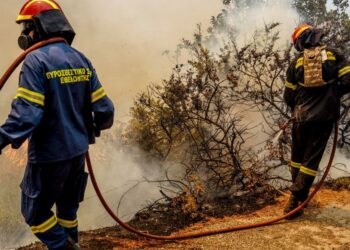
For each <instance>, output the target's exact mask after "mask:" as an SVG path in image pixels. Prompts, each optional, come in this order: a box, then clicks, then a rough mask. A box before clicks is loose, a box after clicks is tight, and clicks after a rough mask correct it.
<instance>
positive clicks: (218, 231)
mask: <svg viewBox="0 0 350 250" xmlns="http://www.w3.org/2000/svg"><path fill="white" fill-rule="evenodd" d="M57 42H66V41H65V40H64V39H63V38H59V37H56V38H51V39H48V40H45V41H41V42H39V43H36V44H35V45H33V46H32V47H30V48H29V49H27V50H26V51H24V52H23V53H22V54H21V55H20V56H19V57H18V58H17V59H16V60H15V61H14V62H13V63H12V64H11V66H10V67H9V68H8V70H7V71H6V72H5V74H4V75H3V76H2V77H1V79H0V90H1V89H2V88H3V86H4V85H5V83H6V82H7V80H8V79H9V77H10V76H11V74H12V73H13V72H14V71H15V69H16V68H17V67H18V65H19V64H20V63H21V62H22V61H23V60H24V58H25V57H26V55H27V54H28V53H30V52H32V51H34V50H36V49H38V48H40V47H42V46H45V45H48V44H52V43H57ZM290 121H291V120H290ZM290 121H288V122H287V123H286V124H285V125H284V126H283V127H282V129H285V128H286V127H287V126H288V125H289V123H290ZM337 140H338V124H336V125H335V133H334V138H333V147H332V151H331V154H330V158H329V161H328V164H327V167H326V169H325V171H324V174H323V176H322V178H321V180H320V181H319V183H318V184H317V185H316V187H315V189H314V190H313V191H312V192H311V194H310V195H309V197H308V198H307V199H306V200H305V201H304V202H303V203H302V204H300V205H299V206H298V207H297V208H295V209H294V210H293V211H290V212H289V213H287V214H284V215H282V216H279V217H276V218H274V219H270V220H267V221H263V222H258V223H254V224H247V225H238V226H232V227H228V228H223V229H216V230H208V231H204V232H193V233H187V234H180V235H170V236H161V235H154V234H149V233H145V232H141V231H139V230H138V229H136V228H133V227H132V226H129V225H128V224H126V223H124V222H123V221H122V220H121V219H120V218H119V217H118V216H117V215H116V214H115V213H114V212H113V210H112V209H111V208H110V206H109V205H108V203H107V202H106V200H105V199H104V197H103V194H102V192H101V190H100V189H99V186H98V184H97V181H96V178H95V174H94V171H93V167H92V163H91V159H90V155H89V152H87V153H86V164H87V168H88V171H89V173H90V178H91V182H92V185H93V187H94V189H95V192H96V194H97V196H98V198H99V200H100V202H101V204H102V205H103V207H104V208H105V209H106V211H107V212H108V214H109V215H110V216H111V217H112V218H113V219H114V220H115V221H116V222H117V223H118V224H119V225H120V226H121V227H123V228H124V229H126V230H128V231H130V232H132V233H135V234H137V235H139V236H142V237H146V238H150V239H156V240H183V239H190V238H198V237H203V236H209V235H215V234H222V233H228V232H234V231H239V230H246V229H252V228H257V227H263V226H267V225H271V224H274V223H276V222H279V221H281V220H284V219H286V218H288V217H290V216H292V215H293V214H295V213H297V212H298V211H300V210H301V209H303V207H304V206H305V205H306V204H308V203H309V202H310V201H311V200H312V199H313V197H314V196H315V195H316V193H317V192H318V191H319V190H320V188H321V187H322V185H323V183H324V181H325V179H326V177H327V175H328V173H329V171H330V169H331V166H332V163H333V160H334V156H335V151H336V145H337Z"/></svg>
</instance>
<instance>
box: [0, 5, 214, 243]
mask: <svg viewBox="0 0 350 250" xmlns="http://www.w3.org/2000/svg"><path fill="white" fill-rule="evenodd" d="M57 2H58V3H59V4H60V5H61V7H62V8H63V10H64V12H65V14H66V16H67V17H68V19H69V20H70V22H71V24H72V26H73V27H74V29H75V31H76V33H77V36H76V39H75V41H74V43H73V46H74V47H76V48H77V49H79V50H80V51H82V52H83V53H84V54H85V55H86V56H87V57H88V58H90V59H91V61H92V63H93V65H94V66H95V68H96V70H97V72H98V74H99V78H100V80H101V82H102V84H103V85H104V87H105V89H106V91H107V93H108V95H109V96H110V97H111V99H112V100H113V101H114V103H115V105H116V108H117V117H116V118H117V119H118V120H120V119H122V120H125V119H126V117H127V116H128V112H129V108H130V106H131V105H132V102H133V99H134V98H135V96H136V95H137V93H139V92H140V91H141V90H143V89H145V87H146V86H147V85H148V84H150V83H152V82H159V81H161V79H162V78H163V77H165V76H167V75H168V74H169V72H171V68H172V63H171V62H170V61H169V60H168V58H167V57H165V56H162V53H163V51H164V50H167V49H170V50H171V49H174V48H175V47H176V45H177V44H178V43H179V42H180V40H181V39H182V38H183V37H187V38H191V35H192V32H193V27H194V26H195V24H196V23H203V24H204V25H205V26H206V25H207V24H208V23H209V17H210V16H212V15H216V14H217V13H218V12H219V10H220V8H221V3H220V1H213V0H178V1H159V0H131V1H124V0H114V1H107V0H99V1H95V0H75V1H71V0H57ZM24 3H25V1H24V0H22V1H13V0H2V1H1V3H0V21H1V25H0V32H1V34H2V39H1V47H0V51H1V59H2V60H1V61H0V72H4V71H5V69H6V68H7V67H8V66H9V64H10V63H11V62H12V60H13V59H14V58H15V57H17V55H19V53H20V52H21V50H20V49H19V48H18V46H17V37H18V35H19V33H20V28H19V26H18V25H17V24H16V23H15V19H16V17H17V14H18V12H19V10H20V8H21V7H22V5H23V4H24ZM17 79H18V71H17V72H15V74H14V75H13V76H12V77H11V79H10V81H9V82H8V83H7V85H6V86H5V87H4V89H3V91H2V92H1V93H0V100H1V101H0V110H1V112H0V123H1V124H2V123H3V122H4V120H5V119H6V117H7V114H8V112H9V110H10V102H11V100H12V98H13V96H14V95H15V93H16V90H17V83H18V82H17V81H18V80H17ZM102 153H103V154H104V157H100V154H102ZM91 154H92V156H93V158H92V159H93V162H94V165H95V167H96V176H97V178H98V181H99V183H101V188H102V190H104V191H107V192H106V196H107V198H108V200H109V201H110V202H111V205H112V206H113V207H114V208H115V207H116V203H117V201H118V200H119V197H120V196H121V195H122V194H123V193H124V192H125V191H126V190H128V189H129V188H130V187H131V186H133V185H134V184H135V183H136V182H137V181H140V180H142V179H143V177H144V176H146V177H148V178H153V179H156V178H157V177H158V176H159V172H157V171H155V172H150V171H148V170H149V169H151V168H147V167H146V166H140V165H139V163H137V162H135V160H134V158H133V157H132V155H138V154H139V152H137V150H136V151H134V152H133V153H132V154H131V152H128V151H126V150H125V149H124V148H123V147H121V146H116V143H107V144H106V143H105V142H103V141H101V140H100V141H99V142H98V144H97V145H94V146H92V149H91ZM16 157H23V158H24V157H26V156H25V151H24V152H23V153H21V154H19V155H17V156H16ZM13 165H14V166H13ZM152 169H154V167H152ZM23 171H24V163H22V164H21V166H18V164H11V162H10V160H9V159H8V157H5V156H4V155H1V156H0V183H1V191H0V249H10V248H14V247H15V246H18V245H23V244H27V243H28V242H31V241H33V240H35V237H33V236H32V234H31V232H30V230H29V229H28V227H27V226H26V225H25V223H24V222H23V218H22V216H21V214H20V189H19V183H20V181H21V178H22V175H23ZM157 196H158V189H157V188H156V186H155V185H153V186H152V185H151V186H145V185H140V186H138V187H137V189H135V190H134V191H132V192H130V195H129V196H128V197H127V198H126V199H125V200H124V202H123V203H122V206H121V207H120V210H119V215H121V216H122V217H123V218H124V219H129V218H130V216H131V215H132V214H133V213H135V212H136V211H137V210H138V209H140V208H141V207H142V206H143V205H145V204H146V203H147V201H148V200H151V199H153V198H155V197H157ZM79 217H80V226H81V228H82V229H85V230H86V229H94V228H97V227H102V226H109V225H112V224H114V223H113V222H112V221H111V220H110V218H109V217H108V215H107V214H106V213H105V212H104V210H103V209H102V208H101V206H100V204H99V202H98V200H97V199H96V196H95V194H94V192H93V191H92V189H91V186H89V187H88V190H87V193H86V201H85V202H84V203H83V204H82V206H81V209H80V214H79Z"/></svg>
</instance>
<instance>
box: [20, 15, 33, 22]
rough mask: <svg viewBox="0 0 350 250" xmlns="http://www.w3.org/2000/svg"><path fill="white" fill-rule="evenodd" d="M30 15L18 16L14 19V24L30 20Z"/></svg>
mask: <svg viewBox="0 0 350 250" xmlns="http://www.w3.org/2000/svg"><path fill="white" fill-rule="evenodd" d="M31 19H32V16H31V15H19V16H18V17H17V19H16V22H20V21H25V20H31Z"/></svg>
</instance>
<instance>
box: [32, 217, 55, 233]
mask: <svg viewBox="0 0 350 250" xmlns="http://www.w3.org/2000/svg"><path fill="white" fill-rule="evenodd" d="M56 224H57V218H56V216H55V215H53V216H52V217H51V218H50V219H48V220H47V221H45V222H44V223H42V224H40V225H39V226H32V227H30V229H31V230H32V232H33V233H34V234H38V233H45V232H47V231H49V230H50V229H51V228H53V227H54V226H55V225H56Z"/></svg>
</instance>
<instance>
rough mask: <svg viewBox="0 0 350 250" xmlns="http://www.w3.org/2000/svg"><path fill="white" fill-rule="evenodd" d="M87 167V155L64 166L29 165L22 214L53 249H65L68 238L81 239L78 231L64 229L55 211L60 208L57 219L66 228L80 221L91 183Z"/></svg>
mask: <svg viewBox="0 0 350 250" xmlns="http://www.w3.org/2000/svg"><path fill="white" fill-rule="evenodd" d="M84 166H85V161H84V155H80V156H78V157H75V158H73V159H71V160H67V161H62V162H55V163H46V164H44V163H40V164H39V163H36V164H33V163H28V164H27V167H26V171H25V174H24V177H23V181H22V183H21V189H22V214H23V216H24V218H25V220H26V222H27V224H28V225H29V226H30V227H31V229H32V230H33V232H34V233H35V235H36V236H37V237H38V238H39V239H40V240H41V241H42V242H43V243H44V244H45V245H46V246H47V247H48V248H49V249H57V248H60V247H62V246H63V245H64V244H65V242H66V239H67V237H68V236H71V237H72V238H73V239H76V240H77V239H78V230H77V227H75V228H68V229H66V228H64V227H62V226H61V225H60V221H59V220H58V219H57V218H56V216H55V215H54V213H53V212H52V211H51V208H52V207H53V205H54V204H56V210H57V217H58V218H59V219H61V220H64V222H66V224H67V221H76V219H77V210H78V207H79V202H80V201H81V200H82V198H83V194H84V191H85V185H86V181H87V174H86V173H85V172H84ZM61 222H62V221H61ZM68 224H69V226H73V223H72V224H70V223H68Z"/></svg>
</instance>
